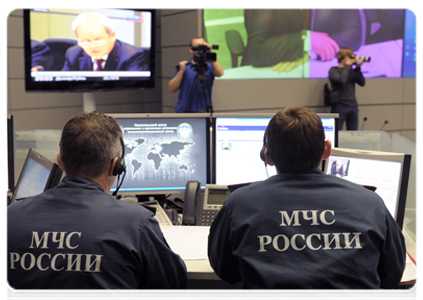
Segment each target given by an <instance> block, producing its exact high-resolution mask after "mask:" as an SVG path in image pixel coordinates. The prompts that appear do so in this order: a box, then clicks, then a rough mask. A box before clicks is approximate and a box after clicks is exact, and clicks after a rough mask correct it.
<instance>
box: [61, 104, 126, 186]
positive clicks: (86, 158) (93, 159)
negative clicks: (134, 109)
mask: <svg viewBox="0 0 423 300" xmlns="http://www.w3.org/2000/svg"><path fill="white" fill-rule="evenodd" d="M121 139H122V129H121V127H120V125H119V123H118V122H117V121H116V120H115V119H113V118H112V117H110V116H107V115H105V114H102V113H99V112H81V113H79V114H76V115H75V116H73V117H72V118H71V119H70V120H69V121H68V122H67V123H66V125H65V127H64V128H63V131H62V136H61V139H60V157H61V161H62V165H63V168H64V169H65V173H66V175H72V176H81V177H86V178H90V179H93V178H96V177H98V176H100V175H101V174H102V173H103V172H104V171H106V169H107V168H108V167H109V166H110V163H111V162H112V160H113V159H114V158H115V157H116V156H119V155H120V153H121V152H122V145H121Z"/></svg>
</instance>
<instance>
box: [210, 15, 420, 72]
mask: <svg viewBox="0 0 423 300" xmlns="http://www.w3.org/2000/svg"><path fill="white" fill-rule="evenodd" d="M203 12H204V13H203V20H204V35H205V37H206V40H207V42H208V43H209V44H210V45H218V46H219V50H218V51H216V53H217V58H218V60H219V62H220V63H221V64H222V66H223V68H224V69H225V74H224V75H223V76H222V77H219V78H217V80H231V79H236V80H240V79H284V78H296V79H300V78H327V77H328V75H329V69H330V68H331V67H333V66H337V65H338V64H339V63H338V60H337V58H336V53H337V52H338V51H339V49H340V48H342V47H349V48H351V49H352V50H353V52H354V53H355V54H356V55H357V56H368V57H370V61H369V62H365V63H364V64H363V65H362V66H361V69H362V72H363V75H364V77H365V78H399V77H401V76H404V77H415V71H414V72H413V70H415V66H416V60H415V51H416V50H415V49H416V48H415V46H416V43H415V40H416V23H415V15H414V13H413V12H412V11H410V10H406V9H204V10H203ZM403 68H404V69H405V72H404V73H403Z"/></svg>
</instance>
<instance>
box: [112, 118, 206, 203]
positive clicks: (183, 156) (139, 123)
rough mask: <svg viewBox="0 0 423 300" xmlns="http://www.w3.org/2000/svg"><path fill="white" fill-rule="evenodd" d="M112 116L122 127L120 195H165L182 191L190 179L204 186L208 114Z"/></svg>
mask: <svg viewBox="0 0 423 300" xmlns="http://www.w3.org/2000/svg"><path fill="white" fill-rule="evenodd" d="M111 116H112V117H114V118H115V119H116V120H117V122H119V124H120V125H121V126H122V132H123V140H124V143H125V163H126V176H125V179H124V181H123V184H122V186H121V187H120V189H119V194H120V195H125V194H126V195H137V196H138V195H144V196H150V195H163V194H165V195H166V194H171V193H172V192H178V191H180V192H183V191H184V190H185V187H186V184H187V182H188V181H190V180H196V181H199V182H200V183H201V184H202V186H203V188H204V186H205V184H206V183H208V182H209V178H208V177H209V174H208V170H209V166H208V164H209V156H210V150H209V149H210V144H209V141H210V134H209V132H210V125H209V124H210V122H209V119H210V114H201V113H199V114H114V115H113V114H112V115H111ZM115 189H116V187H114V188H113V190H115Z"/></svg>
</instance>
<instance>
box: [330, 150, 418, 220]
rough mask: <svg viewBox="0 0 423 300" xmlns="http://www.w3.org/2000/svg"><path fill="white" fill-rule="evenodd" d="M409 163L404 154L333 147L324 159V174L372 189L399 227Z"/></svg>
mask: <svg viewBox="0 0 423 300" xmlns="http://www.w3.org/2000/svg"><path fill="white" fill-rule="evenodd" d="M410 162H411V155H409V154H404V153H393V152H381V151H369V150H357V149H344V148H335V149H332V155H331V156H330V157H329V158H328V159H327V160H326V163H325V167H324V171H325V173H326V174H330V175H334V176H339V177H341V178H344V179H346V180H348V181H351V182H355V183H357V184H360V185H366V186H374V187H376V190H375V193H377V194H378V195H379V196H380V197H381V198H382V199H383V201H384V202H385V205H386V207H387V209H388V211H389V212H390V213H391V215H392V216H393V217H394V219H395V220H396V221H397V223H398V225H399V226H400V227H402V225H403V221H404V209H405V202H406V198H407V187H408V177H409V173H410Z"/></svg>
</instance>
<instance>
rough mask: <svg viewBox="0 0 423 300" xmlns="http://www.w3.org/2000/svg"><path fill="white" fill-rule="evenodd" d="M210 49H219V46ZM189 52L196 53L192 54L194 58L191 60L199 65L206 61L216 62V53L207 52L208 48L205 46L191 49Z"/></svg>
mask: <svg viewBox="0 0 423 300" xmlns="http://www.w3.org/2000/svg"><path fill="white" fill-rule="evenodd" d="M211 49H219V46H217V45H213V46H212V47H211ZM191 50H192V51H194V52H197V53H195V54H194V58H193V59H194V61H195V62H196V63H198V62H200V63H201V62H206V61H209V62H214V61H216V53H212V52H209V51H210V47H208V46H206V45H200V46H196V47H191Z"/></svg>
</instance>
